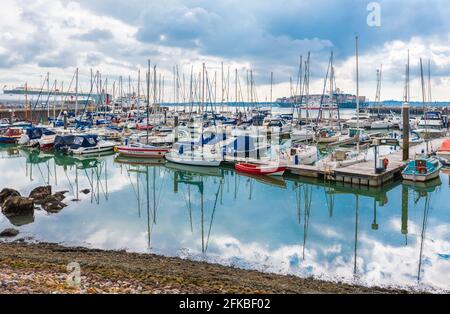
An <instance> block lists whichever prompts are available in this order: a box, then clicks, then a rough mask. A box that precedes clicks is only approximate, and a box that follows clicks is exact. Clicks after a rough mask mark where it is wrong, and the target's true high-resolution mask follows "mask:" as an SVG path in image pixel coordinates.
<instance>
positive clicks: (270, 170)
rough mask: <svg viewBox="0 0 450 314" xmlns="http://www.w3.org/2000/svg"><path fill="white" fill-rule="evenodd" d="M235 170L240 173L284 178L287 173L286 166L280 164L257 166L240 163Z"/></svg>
mask: <svg viewBox="0 0 450 314" xmlns="http://www.w3.org/2000/svg"><path fill="white" fill-rule="evenodd" d="M235 168H236V171H238V172H243V173H248V174H252V175H268V176H282V175H283V174H284V173H285V171H286V166H280V165H279V164H266V165H257V164H250V163H238V164H236V166H235Z"/></svg>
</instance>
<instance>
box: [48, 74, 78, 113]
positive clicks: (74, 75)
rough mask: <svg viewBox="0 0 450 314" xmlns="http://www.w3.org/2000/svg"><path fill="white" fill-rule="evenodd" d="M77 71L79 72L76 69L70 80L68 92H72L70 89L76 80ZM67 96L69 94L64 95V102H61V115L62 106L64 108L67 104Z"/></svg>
mask: <svg viewBox="0 0 450 314" xmlns="http://www.w3.org/2000/svg"><path fill="white" fill-rule="evenodd" d="M76 73H77V72H76V71H75V73H74V74H73V76H72V80H71V81H70V84H69V87H68V89H67V93H69V92H70V89H71V88H72V84H73V81H74V80H75V77H76ZM62 92H64V91H62ZM67 97H68V95H65V96H64V99H63V102H62V104H61V111H60V112H59V115H61V113H62V111H63V109H62V108H63V107H64V105H65V104H66V101H67ZM54 118H56V117H54Z"/></svg>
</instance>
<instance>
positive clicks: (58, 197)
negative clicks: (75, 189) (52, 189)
mask: <svg viewBox="0 0 450 314" xmlns="http://www.w3.org/2000/svg"><path fill="white" fill-rule="evenodd" d="M51 198H53V199H55V200H58V201H60V202H62V201H64V200H65V199H66V196H65V195H64V194H63V193H61V192H58V193H55V195H53V196H51Z"/></svg>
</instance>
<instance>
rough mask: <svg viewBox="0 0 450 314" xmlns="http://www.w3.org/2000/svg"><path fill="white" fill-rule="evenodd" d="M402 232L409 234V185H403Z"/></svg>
mask: <svg viewBox="0 0 450 314" xmlns="http://www.w3.org/2000/svg"><path fill="white" fill-rule="evenodd" d="M401 231H402V234H404V235H407V234H408V187H407V186H405V185H403V186H402V230H401Z"/></svg>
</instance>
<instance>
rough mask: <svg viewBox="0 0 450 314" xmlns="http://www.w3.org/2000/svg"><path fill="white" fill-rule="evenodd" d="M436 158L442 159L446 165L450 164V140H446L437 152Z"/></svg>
mask: <svg viewBox="0 0 450 314" xmlns="http://www.w3.org/2000/svg"><path fill="white" fill-rule="evenodd" d="M436 156H438V157H439V158H442V159H443V160H444V161H445V163H446V164H450V140H445V141H444V142H443V143H442V144H441V147H439V150H438V151H437V152H436Z"/></svg>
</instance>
